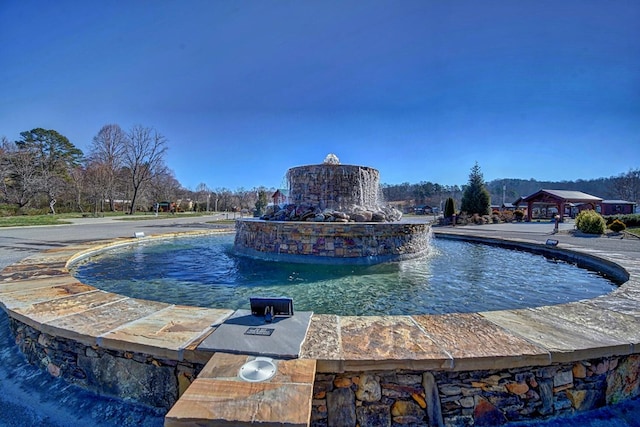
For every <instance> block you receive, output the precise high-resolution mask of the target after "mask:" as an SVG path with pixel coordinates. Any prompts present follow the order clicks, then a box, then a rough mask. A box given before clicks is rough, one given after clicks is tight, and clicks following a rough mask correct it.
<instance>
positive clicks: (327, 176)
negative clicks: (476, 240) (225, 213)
mask: <svg viewBox="0 0 640 427" xmlns="http://www.w3.org/2000/svg"><path fill="white" fill-rule="evenodd" d="M287 181H288V183H289V203H288V204H285V205H273V206H270V207H269V208H268V209H267V212H266V213H265V214H264V215H263V216H262V217H260V219H253V218H243V219H240V220H238V221H236V238H235V250H236V252H237V253H239V254H241V255H247V256H251V257H256V258H261V259H265V260H273V261H288V262H300V263H314V264H322V263H324V264H376V263H380V262H387V261H400V260H403V259H408V258H413V257H417V256H419V255H421V254H422V253H423V252H424V251H425V250H426V249H427V247H428V231H429V226H428V224H426V223H409V222H406V221H401V218H402V214H401V213H400V212H399V211H398V210H397V209H394V208H391V207H384V206H382V204H381V203H380V197H379V193H380V191H379V172H378V171H377V170H376V169H373V168H370V167H366V166H354V165H341V164H340V162H339V160H338V158H337V157H336V156H335V155H333V154H329V155H328V156H327V157H326V159H325V161H324V163H322V164H319V165H307V166H299V167H295V168H291V169H289V171H288V172H287Z"/></svg>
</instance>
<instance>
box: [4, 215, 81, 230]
mask: <svg viewBox="0 0 640 427" xmlns="http://www.w3.org/2000/svg"><path fill="white" fill-rule="evenodd" d="M67 218H68V217H67ZM58 224H71V223H70V222H69V221H65V220H64V217H63V216H61V215H20V216H3V217H0V227H25V226H30V225H58Z"/></svg>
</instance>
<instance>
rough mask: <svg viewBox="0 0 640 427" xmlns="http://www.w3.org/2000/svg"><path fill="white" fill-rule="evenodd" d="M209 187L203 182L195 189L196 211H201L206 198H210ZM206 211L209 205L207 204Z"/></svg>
mask: <svg viewBox="0 0 640 427" xmlns="http://www.w3.org/2000/svg"><path fill="white" fill-rule="evenodd" d="M210 192H211V190H209V187H207V184H205V183H204V182H201V183H200V184H198V186H197V187H196V203H197V204H198V210H202V206H203V205H204V203H206V200H207V199H208V196H209V197H210ZM206 206H207V209H209V205H208V204H207V205H206Z"/></svg>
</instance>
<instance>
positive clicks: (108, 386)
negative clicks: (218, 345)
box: [10, 319, 204, 413]
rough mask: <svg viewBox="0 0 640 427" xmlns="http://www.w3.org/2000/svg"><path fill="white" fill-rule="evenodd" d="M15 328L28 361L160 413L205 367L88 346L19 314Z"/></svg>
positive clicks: (13, 321)
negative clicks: (24, 320)
mask: <svg viewBox="0 0 640 427" xmlns="http://www.w3.org/2000/svg"><path fill="white" fill-rule="evenodd" d="M10 328H11V330H12V332H13V334H14V336H15V341H16V344H17V345H18V347H19V348H20V350H21V351H22V352H23V353H24V355H25V356H26V358H27V360H28V361H29V363H31V364H33V365H36V366H39V367H41V368H42V369H45V370H47V371H48V372H49V374H51V375H52V376H54V377H59V378H64V379H65V380H67V381H69V382H71V383H73V384H76V385H78V386H81V387H83V388H86V389H89V390H93V391H95V392H96V393H98V394H106V395H109V396H115V397H119V398H121V399H124V400H133V401H136V402H139V403H142V404H144V405H147V406H149V407H153V408H157V409H158V411H159V413H165V412H166V411H167V410H169V409H170V408H171V407H172V406H173V405H174V404H175V403H176V401H177V400H178V396H180V395H182V393H183V392H184V391H185V390H186V389H187V388H188V387H189V385H190V384H191V383H192V382H193V380H194V379H195V378H196V376H197V374H198V373H199V372H200V371H201V370H202V368H203V366H204V365H203V364H200V363H193V362H187V361H176V360H170V359H161V358H158V357H154V356H152V355H149V354H143V353H137V352H132V351H118V350H110V349H106V348H103V347H99V346H97V345H94V346H88V345H86V344H83V343H81V342H78V341H75V340H69V339H66V338H62V337H59V336H53V335H49V334H46V333H44V332H41V331H39V330H37V329H34V328H32V327H30V326H28V325H26V324H24V323H22V322H20V321H17V320H16V319H10Z"/></svg>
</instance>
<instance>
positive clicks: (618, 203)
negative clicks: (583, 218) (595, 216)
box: [600, 200, 636, 215]
mask: <svg viewBox="0 0 640 427" xmlns="http://www.w3.org/2000/svg"><path fill="white" fill-rule="evenodd" d="M600 206H601V212H600V213H601V214H602V215H627V214H632V213H633V212H634V211H635V208H636V204H635V203H634V202H627V201H626V200H603V201H602V202H601V203H600Z"/></svg>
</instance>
